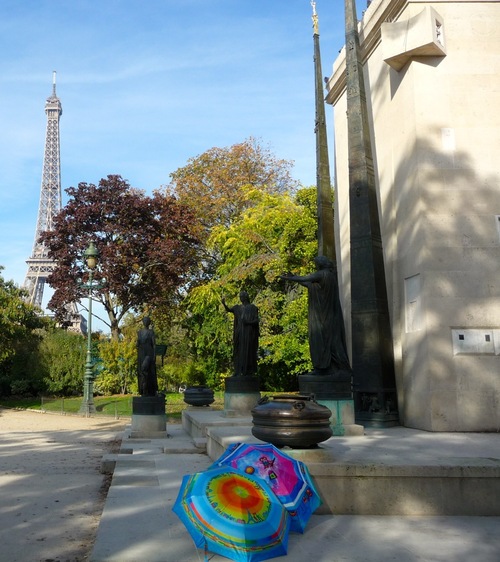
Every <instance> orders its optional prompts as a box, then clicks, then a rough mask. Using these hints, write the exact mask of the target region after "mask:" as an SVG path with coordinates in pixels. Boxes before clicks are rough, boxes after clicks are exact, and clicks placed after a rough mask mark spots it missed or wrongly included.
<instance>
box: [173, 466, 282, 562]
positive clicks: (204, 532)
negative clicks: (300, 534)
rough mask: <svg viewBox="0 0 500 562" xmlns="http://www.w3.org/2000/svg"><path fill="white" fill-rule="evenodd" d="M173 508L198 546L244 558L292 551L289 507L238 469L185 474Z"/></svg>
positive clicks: (235, 558)
mask: <svg viewBox="0 0 500 562" xmlns="http://www.w3.org/2000/svg"><path fill="white" fill-rule="evenodd" d="M173 511H174V513H176V515H177V516H178V517H179V518H180V519H181V521H182V522H183V523H184V525H185V526H186V528H187V530H188V532H189V534H190V535H191V537H192V538H193V540H194V542H195V544H196V546H197V547H198V548H205V549H206V550H210V551H212V552H215V553H217V554H221V555H222V556H226V557H227V558H230V559H231V560H238V561H241V562H247V561H248V562H254V561H257V560H267V559H268V558H274V557H275V556H281V555H283V554H286V553H287V546H288V533H289V530H290V517H289V515H288V512H287V510H286V509H285V508H284V506H283V505H282V503H281V502H280V501H279V499H278V498H277V497H276V496H275V495H274V494H273V492H272V491H271V490H270V488H269V486H267V484H266V483H265V482H262V481H261V480H259V479H258V478H256V477H255V476H252V475H249V474H244V473H241V472H239V471H238V470H236V469H234V468H232V467H229V466H224V467H217V468H212V469H210V470H207V471H205V472H198V473H196V474H188V475H186V476H184V478H183V480H182V484H181V488H180V491H179V495H178V496H177V499H176V501H175V504H174V507H173Z"/></svg>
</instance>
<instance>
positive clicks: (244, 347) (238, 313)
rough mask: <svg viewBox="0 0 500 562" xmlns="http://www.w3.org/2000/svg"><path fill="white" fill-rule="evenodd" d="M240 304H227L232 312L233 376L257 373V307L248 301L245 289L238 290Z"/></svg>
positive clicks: (224, 303)
mask: <svg viewBox="0 0 500 562" xmlns="http://www.w3.org/2000/svg"><path fill="white" fill-rule="evenodd" d="M240 300H241V304H236V305H234V306H232V307H229V306H227V304H226V301H225V300H224V299H222V304H223V305H224V308H225V309H226V310H227V312H231V313H232V314H234V324H233V358H234V376H253V375H255V374H256V373H257V350H258V347H259V309H258V308H257V307H256V306H255V305H254V304H252V303H251V302H250V298H249V296H248V293H247V292H246V291H241V292H240Z"/></svg>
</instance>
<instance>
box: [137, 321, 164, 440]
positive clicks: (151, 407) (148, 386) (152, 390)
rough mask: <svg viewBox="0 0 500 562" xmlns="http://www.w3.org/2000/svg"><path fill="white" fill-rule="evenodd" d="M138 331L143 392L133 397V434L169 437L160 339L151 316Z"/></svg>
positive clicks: (138, 359) (140, 384)
mask: <svg viewBox="0 0 500 562" xmlns="http://www.w3.org/2000/svg"><path fill="white" fill-rule="evenodd" d="M142 323H143V328H142V329H141V330H139V331H138V332H137V379H138V385H139V393H140V396H135V397H134V398H133V399H132V432H131V437H145V438H147V437H149V438H155V437H166V435H167V417H166V414H165V396H164V395H163V394H159V393H158V379H157V376H156V341H155V334H154V331H153V329H152V328H151V319H150V318H149V317H147V316H146V317H145V318H144V319H143V321H142Z"/></svg>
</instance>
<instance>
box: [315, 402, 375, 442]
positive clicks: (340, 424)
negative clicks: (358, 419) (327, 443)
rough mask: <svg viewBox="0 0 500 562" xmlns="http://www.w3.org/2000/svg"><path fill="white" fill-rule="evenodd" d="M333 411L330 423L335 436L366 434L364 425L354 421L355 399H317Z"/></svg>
mask: <svg viewBox="0 0 500 562" xmlns="http://www.w3.org/2000/svg"><path fill="white" fill-rule="evenodd" d="M317 402H318V404H322V405H323V406H326V407H327V408H329V409H330V410H331V412H332V417H331V418H330V425H331V428H332V432H333V435H334V436H342V435H345V436H346V437H347V436H350V437H352V436H354V435H364V432H365V430H364V427H363V426H362V425H359V424H357V423H355V421H354V400H317Z"/></svg>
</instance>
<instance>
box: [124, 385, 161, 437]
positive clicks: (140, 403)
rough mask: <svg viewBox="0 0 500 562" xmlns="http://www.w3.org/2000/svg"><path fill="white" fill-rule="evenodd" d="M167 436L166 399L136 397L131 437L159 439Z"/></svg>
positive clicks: (133, 401) (133, 400)
mask: <svg viewBox="0 0 500 562" xmlns="http://www.w3.org/2000/svg"><path fill="white" fill-rule="evenodd" d="M166 436H167V415H166V414H165V397H164V396H162V395H159V396H134V398H132V425H131V432H130V437H132V438H145V439H148V438H149V439H155V438H156V439H158V438H165V437H166Z"/></svg>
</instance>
